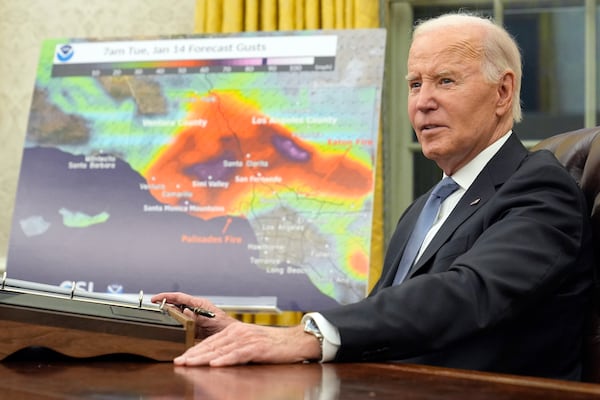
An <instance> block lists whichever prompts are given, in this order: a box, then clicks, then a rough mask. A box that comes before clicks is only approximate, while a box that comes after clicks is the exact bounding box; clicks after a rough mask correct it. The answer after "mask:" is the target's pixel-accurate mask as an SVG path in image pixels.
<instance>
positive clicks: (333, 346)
mask: <svg viewBox="0 0 600 400" xmlns="http://www.w3.org/2000/svg"><path fill="white" fill-rule="evenodd" d="M308 318H312V319H313V320H314V321H315V324H317V327H318V328H319V330H320V331H321V334H322V335H323V343H322V346H323V348H322V350H323V355H322V358H321V362H327V361H332V360H333V359H335V356H336V354H337V352H338V349H339V348H340V345H341V341H340V332H339V331H338V329H337V328H336V327H335V326H333V324H332V323H331V322H329V321H327V319H325V317H324V316H323V315H321V314H320V313H308V314H306V315H304V316H303V317H302V321H301V323H302V324H304V322H305V321H306V320H307V319H308Z"/></svg>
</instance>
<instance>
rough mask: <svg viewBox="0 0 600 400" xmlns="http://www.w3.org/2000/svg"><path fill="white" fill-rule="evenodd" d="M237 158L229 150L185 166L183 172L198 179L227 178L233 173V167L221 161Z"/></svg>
mask: <svg viewBox="0 0 600 400" xmlns="http://www.w3.org/2000/svg"><path fill="white" fill-rule="evenodd" d="M237 158H238V157H236V156H235V155H234V154H231V152H226V153H224V154H222V155H220V156H219V157H217V158H214V159H212V160H210V161H205V162H200V163H196V164H193V165H191V166H190V167H188V168H186V169H185V171H184V172H185V173H186V174H187V175H191V176H193V177H194V178H195V179H197V180H200V181H206V180H228V179H229V178H230V177H231V175H232V174H234V173H235V168H230V167H225V164H224V162H223V161H226V160H237Z"/></svg>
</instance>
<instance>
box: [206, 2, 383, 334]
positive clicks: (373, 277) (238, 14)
mask: <svg viewBox="0 0 600 400" xmlns="http://www.w3.org/2000/svg"><path fill="white" fill-rule="evenodd" d="M378 27H380V21H379V1H378V0H196V13H195V30H196V33H235V32H252V31H288V30H302V29H307V30H310V29H352V28H378ZM379 149H381V133H380V134H379ZM381 153H382V152H381V151H378V155H377V167H376V168H377V175H376V178H375V204H374V209H373V226H372V239H371V260H370V270H369V289H370V288H371V287H372V286H373V285H374V284H375V282H376V281H377V279H378V278H379V275H380V274H381V266H382V264H383V252H384V238H383V179H382V172H383V165H382V164H383V162H382V156H381ZM236 317H238V318H239V319H241V320H243V321H246V322H255V323H260V324H268V325H294V324H297V323H298V322H299V321H300V318H301V317H302V313H301V312H292V311H285V312H283V313H282V314H278V315H270V314H238V315H236Z"/></svg>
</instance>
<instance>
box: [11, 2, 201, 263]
mask: <svg viewBox="0 0 600 400" xmlns="http://www.w3.org/2000/svg"><path fill="white" fill-rule="evenodd" d="M194 9H195V0H0V54H1V56H0V144H1V145H0V271H2V270H3V269H4V267H5V261H6V253H7V250H8V249H7V247H8V239H9V235H10V222H11V218H12V211H13V206H14V197H15V193H16V190H17V177H18V174H19V166H20V162H21V154H22V149H23V142H24V138H25V130H26V128H27V118H28V114H29V106H30V102H31V95H32V92H33V84H34V80H35V73H36V69H37V62H38V54H39V50H40V43H41V41H42V40H43V39H46V38H69V37H97V38H111V37H123V36H154V35H161V34H177V33H192V32H193V30H194Z"/></svg>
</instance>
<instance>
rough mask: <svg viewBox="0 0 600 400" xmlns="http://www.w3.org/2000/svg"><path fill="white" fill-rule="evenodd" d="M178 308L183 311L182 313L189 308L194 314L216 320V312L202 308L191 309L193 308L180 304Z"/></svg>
mask: <svg viewBox="0 0 600 400" xmlns="http://www.w3.org/2000/svg"><path fill="white" fill-rule="evenodd" d="M178 307H179V308H180V309H181V311H183V310H185V309H186V308H187V309H188V310H190V311H192V312H193V313H194V314H196V315H200V316H203V317H206V318H214V317H215V313H214V312H212V311H208V310H206V309H204V308H201V307H191V306H188V305H187V304H179V306H178Z"/></svg>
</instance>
